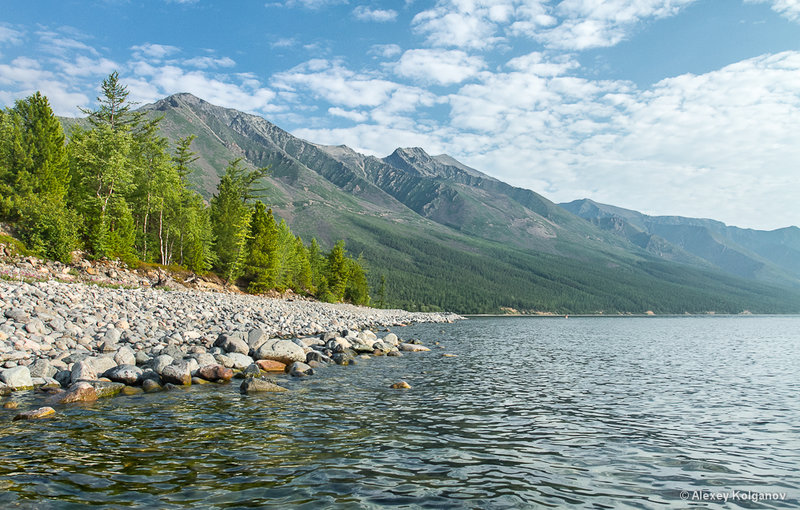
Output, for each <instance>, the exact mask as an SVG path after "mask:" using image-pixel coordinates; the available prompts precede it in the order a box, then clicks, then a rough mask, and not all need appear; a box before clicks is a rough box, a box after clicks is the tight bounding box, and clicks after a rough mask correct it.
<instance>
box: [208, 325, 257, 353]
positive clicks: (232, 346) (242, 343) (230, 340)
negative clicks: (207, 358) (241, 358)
mask: <svg viewBox="0 0 800 510" xmlns="http://www.w3.org/2000/svg"><path fill="white" fill-rule="evenodd" d="M214 347H220V348H222V349H223V350H224V351H225V352H227V353H228V354H231V353H235V352H238V353H240V354H244V355H245V356H246V355H248V354H250V346H249V345H248V344H247V341H246V339H245V335H244V333H243V332H241V331H235V332H233V333H222V334H221V335H219V337H217V341H216V342H214Z"/></svg>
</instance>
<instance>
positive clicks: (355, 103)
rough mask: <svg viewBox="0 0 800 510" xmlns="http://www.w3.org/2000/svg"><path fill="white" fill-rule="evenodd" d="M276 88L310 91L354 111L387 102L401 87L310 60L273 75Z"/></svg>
mask: <svg viewBox="0 0 800 510" xmlns="http://www.w3.org/2000/svg"><path fill="white" fill-rule="evenodd" d="M273 82H274V84H275V86H276V87H277V88H281V89H285V90H295V89H297V88H301V89H307V90H308V91H310V92H311V93H312V94H313V95H315V96H317V97H320V98H322V99H324V100H326V101H328V102H329V103H331V104H334V105H341V106H346V107H349V108H355V107H359V106H378V105H380V104H381V103H383V102H385V101H386V100H387V99H388V98H389V96H390V94H391V92H392V91H393V90H395V89H397V88H398V87H399V85H398V84H396V83H393V82H390V81H388V80H384V79H381V78H379V77H376V76H374V75H370V74H365V73H356V72H354V71H351V70H349V69H347V68H345V67H344V66H343V65H342V64H341V63H340V62H331V61H328V60H324V59H314V60H310V61H308V62H306V63H304V64H301V65H299V66H296V67H294V68H292V69H290V70H289V71H286V72H284V73H278V74H276V75H274V76H273Z"/></svg>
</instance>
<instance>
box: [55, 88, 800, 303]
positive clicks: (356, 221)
mask: <svg viewBox="0 0 800 510" xmlns="http://www.w3.org/2000/svg"><path fill="white" fill-rule="evenodd" d="M142 109H143V110H145V111H147V112H148V113H149V114H150V115H153V116H161V117H162V120H161V123H160V126H161V129H162V133H163V134H164V135H165V136H167V137H168V138H170V139H171V140H173V141H174V140H176V139H177V138H179V137H183V136H187V135H189V134H195V135H197V138H196V140H195V141H194V143H193V146H192V148H193V150H194V151H196V152H197V154H198V156H199V159H198V160H197V161H196V162H195V172H194V173H193V174H192V176H191V179H192V181H191V182H192V185H193V186H194V187H196V188H197V189H198V190H199V191H200V192H201V193H202V194H203V195H204V196H205V197H207V198H208V197H210V196H211V194H212V193H213V192H214V190H215V188H216V184H217V182H218V180H219V176H220V175H221V174H222V173H223V172H224V168H225V166H226V165H227V163H228V161H230V160H232V159H234V158H243V160H244V161H245V162H246V163H247V164H249V165H253V166H259V167H260V166H269V167H270V169H271V174H270V177H269V178H268V182H267V183H266V184H267V186H265V187H266V188H267V192H266V194H265V196H264V197H263V201H264V202H265V203H266V204H268V205H269V206H270V207H272V208H273V209H274V211H275V213H276V215H277V216H279V217H281V218H284V219H285V220H286V221H287V223H289V225H290V226H291V228H292V230H293V231H294V232H295V233H297V234H299V235H301V236H302V237H303V239H305V240H306V241H308V240H310V238H311V237H316V238H317V239H318V240H319V241H320V242H321V244H323V245H327V246H331V244H332V243H333V242H334V241H335V240H336V239H340V238H343V239H345V241H346V243H347V249H348V251H350V252H351V253H352V254H355V255H358V254H361V255H362V256H363V258H364V261H365V264H366V266H367V268H368V276H369V280H370V284H371V287H372V288H373V289H375V288H377V284H378V281H379V280H380V277H381V276H382V275H383V276H385V277H386V287H387V293H386V297H387V302H388V304H390V305H392V306H399V307H404V308H407V309H413V310H435V309H446V310H451V311H455V312H461V313H485V312H497V311H499V310H501V309H502V308H513V309H517V310H524V311H543V312H556V313H620V312H622V313H643V312H645V311H648V310H652V311H654V312H656V313H684V312H705V311H717V312H733V313H738V312H742V311H744V310H749V311H752V312H796V311H800V295H798V293H797V292H795V291H793V290H791V289H787V288H783V287H779V286H775V285H767V284H763V283H759V282H753V281H747V280H744V279H742V278H738V277H734V276H730V275H726V274H724V273H722V272H721V271H719V270H718V269H717V268H715V267H714V266H713V265H711V264H709V263H707V262H706V261H704V260H702V259H700V258H698V257H695V256H693V255H691V254H689V253H688V252H687V253H686V255H685V259H675V260H665V259H663V258H661V257H657V256H655V255H654V254H653V253H651V252H649V251H648V250H647V249H646V247H642V246H640V245H637V244H634V243H632V242H631V241H630V240H629V239H627V238H625V237H621V236H619V235H617V234H615V233H614V232H611V231H608V230H605V229H603V228H599V227H598V226H597V225H594V224H593V223H592V222H589V221H586V220H585V219H583V218H581V217H579V216H577V215H575V214H573V213H571V212H569V211H567V210H566V209H564V208H562V207H559V206H558V205H556V204H554V203H552V202H550V201H549V200H547V199H545V198H544V197H542V196H541V195H538V194H537V193H535V192H533V191H530V190H526V189H522V188H516V187H513V186H510V185H508V184H506V183H503V182H501V181H499V180H497V179H495V178H493V177H490V176H488V175H486V174H484V173H482V172H480V171H478V170H475V169H473V168H470V167H468V166H466V165H463V164H462V163H460V162H458V161H456V160H455V159H453V158H452V157H450V156H447V155H438V156H431V155H429V154H427V153H426V152H425V151H424V150H423V149H420V148H401V149H397V150H396V151H395V152H394V153H392V154H391V155H389V156H387V157H385V158H377V157H374V156H367V155H363V154H359V153H358V152H356V151H353V150H352V149H350V148H348V147H345V146H322V145H317V144H313V143H310V142H306V141H304V140H301V139H299V138H296V137H294V136H292V135H291V134H289V133H287V132H286V131H283V130H282V129H280V128H279V127H277V126H275V125H274V124H272V123H270V122H268V121H267V120H265V119H263V118H261V117H258V116H254V115H250V114H246V113H243V112H239V111H237V110H233V109H228V108H222V107H218V106H215V105H212V104H210V103H207V102H205V101H203V100H201V99H199V98H197V97H194V96H192V95H190V94H176V95H173V96H170V97H168V98H165V99H163V100H161V101H158V102H157V103H155V104H152V105H147V106H144V107H143V108H142ZM66 124H70V121H66V122H65V125H66Z"/></svg>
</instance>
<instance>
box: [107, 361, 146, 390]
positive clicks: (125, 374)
mask: <svg viewBox="0 0 800 510" xmlns="http://www.w3.org/2000/svg"><path fill="white" fill-rule="evenodd" d="M143 373H144V371H143V370H142V369H141V368H139V367H137V366H136V365H130V364H128V365H119V366H116V367H114V368H112V369H110V370H108V371H106V372H105V373H104V374H103V377H108V378H109V379H111V380H112V381H113V382H119V383H123V384H127V385H128V386H136V385H139V384H141V383H142V374H143Z"/></svg>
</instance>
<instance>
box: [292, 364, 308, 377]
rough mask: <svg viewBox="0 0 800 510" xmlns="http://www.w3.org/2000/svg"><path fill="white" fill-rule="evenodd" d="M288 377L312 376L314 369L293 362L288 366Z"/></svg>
mask: <svg viewBox="0 0 800 510" xmlns="http://www.w3.org/2000/svg"><path fill="white" fill-rule="evenodd" d="M289 375H291V376H292V377H303V376H306V375H314V369H313V368H311V367H310V366H308V365H306V364H305V363H301V362H299V361H295V362H294V363H292V364H291V365H289Z"/></svg>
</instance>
